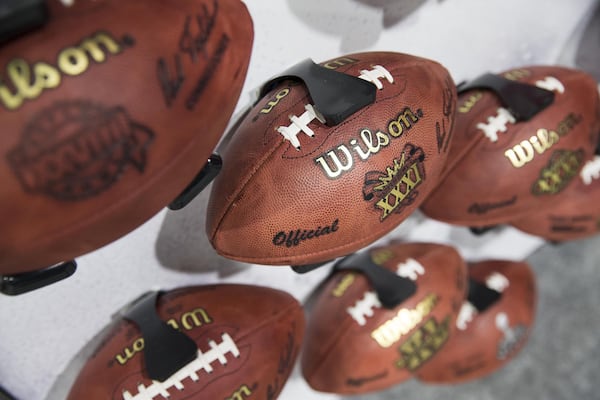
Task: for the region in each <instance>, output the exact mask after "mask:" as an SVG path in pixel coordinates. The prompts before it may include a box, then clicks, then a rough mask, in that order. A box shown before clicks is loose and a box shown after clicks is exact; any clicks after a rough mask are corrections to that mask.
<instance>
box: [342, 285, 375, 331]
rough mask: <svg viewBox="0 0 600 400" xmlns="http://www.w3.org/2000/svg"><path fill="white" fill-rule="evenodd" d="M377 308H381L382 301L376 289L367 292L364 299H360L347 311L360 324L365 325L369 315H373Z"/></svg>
mask: <svg viewBox="0 0 600 400" xmlns="http://www.w3.org/2000/svg"><path fill="white" fill-rule="evenodd" d="M376 308H381V302H380V301H379V298H378V297H377V293H375V292H374V291H369V292H365V294H364V296H363V298H362V299H360V300H358V301H357V302H356V304H355V305H354V306H353V307H348V308H347V309H346V311H347V312H348V314H350V316H351V317H352V319H353V320H355V321H356V323H358V324H359V325H360V326H365V325H366V323H367V317H372V316H373V313H374V312H375V309H376Z"/></svg>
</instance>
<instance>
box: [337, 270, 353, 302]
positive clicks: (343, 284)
mask: <svg viewBox="0 0 600 400" xmlns="http://www.w3.org/2000/svg"><path fill="white" fill-rule="evenodd" d="M355 280H356V275H355V274H353V273H349V274H345V275H344V276H343V277H342V279H341V280H340V281H339V283H338V284H337V285H336V286H335V288H334V289H333V292H332V294H333V296H334V297H342V296H343V295H344V293H346V290H348V288H349V287H350V286H352V284H353V283H354V281H355Z"/></svg>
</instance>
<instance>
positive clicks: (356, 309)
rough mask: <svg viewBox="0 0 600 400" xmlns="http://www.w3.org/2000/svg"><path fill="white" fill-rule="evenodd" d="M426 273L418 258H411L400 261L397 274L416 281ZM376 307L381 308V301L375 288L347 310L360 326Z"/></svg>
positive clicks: (363, 324)
mask: <svg viewBox="0 0 600 400" xmlns="http://www.w3.org/2000/svg"><path fill="white" fill-rule="evenodd" d="M424 274H425V268H424V267H423V265H422V264H421V263H419V262H418V261H417V260H415V259H412V258H409V259H407V260H406V261H405V262H403V263H398V266H397V269H396V275H398V276H401V277H403V278H407V279H410V280H412V281H416V280H417V278H418V277H419V276H420V275H424ZM376 308H381V302H380V301H379V298H378V297H377V293H376V292H375V291H374V290H370V291H367V292H365V294H364V296H363V297H362V298H361V299H360V300H358V301H357V302H356V303H355V304H354V306H352V307H348V308H347V309H346V311H347V312H348V314H350V316H351V317H352V319H353V320H354V321H356V323H357V324H358V325H360V326H365V325H366V323H367V318H369V317H372V316H373V313H374V312H375V309H376Z"/></svg>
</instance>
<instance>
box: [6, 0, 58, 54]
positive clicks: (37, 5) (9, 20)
mask: <svg viewBox="0 0 600 400" xmlns="http://www.w3.org/2000/svg"><path fill="white" fill-rule="evenodd" d="M46 21H48V9H47V7H46V2H45V1H44V0H2V1H1V2H0V44H2V43H5V42H8V41H9V40H11V39H14V38H16V37H18V36H19V35H22V34H24V33H27V32H29V31H32V30H34V29H37V28H39V27H41V26H42V25H44V24H45V23H46Z"/></svg>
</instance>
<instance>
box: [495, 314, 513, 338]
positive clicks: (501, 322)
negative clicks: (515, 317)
mask: <svg viewBox="0 0 600 400" xmlns="http://www.w3.org/2000/svg"><path fill="white" fill-rule="evenodd" d="M495 322H496V328H498V329H499V330H501V331H502V332H504V335H505V336H508V334H509V333H510V331H511V329H510V321H509V320H508V315H506V313H499V314H498V315H496V321H495Z"/></svg>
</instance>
